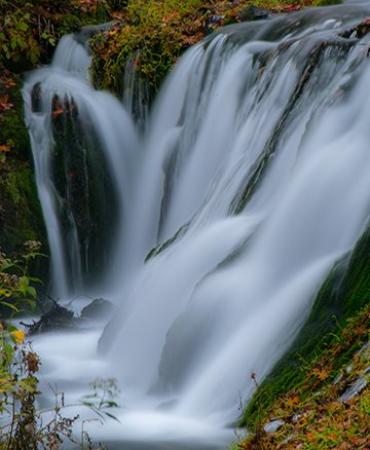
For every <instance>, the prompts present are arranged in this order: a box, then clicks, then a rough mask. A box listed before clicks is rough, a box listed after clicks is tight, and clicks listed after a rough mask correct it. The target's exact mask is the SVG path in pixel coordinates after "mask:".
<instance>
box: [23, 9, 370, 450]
mask: <svg viewBox="0 0 370 450" xmlns="http://www.w3.org/2000/svg"><path fill="white" fill-rule="evenodd" d="M369 14H370V8H369V7H366V6H363V5H362V6H359V5H358V6H355V5H351V6H345V5H344V6H340V7H333V8H325V9H321V8H320V9H316V10H313V11H305V12H301V13H298V14H294V15H291V16H287V17H277V18H275V19H272V20H268V21H259V22H257V23H245V24H242V25H236V26H231V27H228V28H226V29H224V30H222V31H221V32H219V33H217V34H215V35H212V36H211V37H209V38H208V39H207V40H206V41H205V42H202V43H201V44H199V45H196V46H195V47H193V48H192V49H190V50H189V51H188V52H187V53H186V54H185V55H184V57H183V58H182V60H181V61H180V62H179V64H178V65H177V67H176V68H175V69H174V71H173V73H172V74H171V75H170V77H169V79H168V80H167V82H166V83H165V85H164V87H163V89H162V91H161V93H160V95H159V98H158V100H157V102H156V104H155V105H154V107H153V110H152V113H151V118H150V120H149V122H148V123H147V124H146V127H145V130H146V131H145V136H143V137H142V139H141V140H140V139H139V138H138V137H137V131H136V130H135V125H133V123H132V120H131V119H130V117H129V116H128V114H127V113H126V112H125V109H124V107H123V106H122V105H121V104H119V102H118V101H117V100H115V99H114V98H113V97H112V96H111V95H109V94H107V93H101V92H97V91H95V90H94V89H93V88H92V87H91V85H90V83H89V81H88V76H87V75H86V73H87V72H86V70H87V67H88V55H87V53H86V51H85V50H84V48H83V47H82V46H81V45H80V44H78V43H77V42H76V41H75V40H74V39H73V37H71V36H69V37H66V38H64V39H63V40H62V42H61V43H60V44H59V47H58V50H57V52H56V55H55V59H54V62H53V64H52V65H51V67H49V68H45V69H41V70H39V71H37V72H35V73H34V74H32V75H31V76H30V78H29V79H28V80H27V83H26V86H25V89H24V97H25V104H26V120H27V123H28V124H29V127H30V135H31V140H32V147H33V153H34V159H35V169H36V177H37V184H38V189H39V196H40V200H41V203H42V207H43V211H44V216H45V222H46V226H47V230H48V236H49V244H50V252H51V264H52V279H53V287H54V289H55V291H56V294H57V295H58V296H59V297H65V296H68V295H71V292H73V291H78V292H79V293H82V294H86V293H88V292H90V289H89V285H90V284H91V279H90V278H89V276H88V274H89V270H88V269H89V264H91V261H93V260H94V258H95V259H96V258H98V259H102V260H103V262H104V263H103V264H101V265H97V266H96V268H95V269H96V270H95V273H96V272H97V271H100V275H101V277H100V282H99V283H96V285H95V289H98V290H99V292H100V293H102V295H103V296H105V297H107V298H109V299H111V300H113V301H115V302H116V303H117V311H119V313H116V314H115V319H114V320H113V321H112V322H110V323H109V325H108V326H107V328H106V330H105V332H104V333H103V336H102V338H101V342H100V345H101V347H102V348H104V350H105V353H106V356H105V357H104V358H103V360H102V361H100V362H99V360H98V359H96V358H97V357H96V356H95V347H94V345H93V343H96V341H97V338H98V334H99V331H96V332H91V333H90V334H89V333H88V334H85V335H84V338H83V339H80V341H81V342H80V345H81V346H82V347H81V348H83V349H84V350H83V351H82V353H81V350H78V351H77V350H76V349H74V350H73V351H74V352H75V353H73V351H71V350H70V349H71V348H74V347H75V346H76V345H77V341H78V339H79V338H77V337H70V338H69V342H70V344H69V345H67V346H66V341H63V349H61V354H62V356H59V359H58V361H55V359H52V360H51V362H50V361H49V360H48V349H49V348H50V347H49V345H50V342H48V343H47V344H45V342H44V341H43V340H42V338H40V342H39V344H38V345H39V349H40V353H41V356H44V358H45V360H46V361H47V362H46V366H47V368H49V372H48V370H47V371H46V376H47V379H49V380H50V379H51V380H59V381H61V380H63V379H64V380H70V379H71V377H73V378H74V379H75V378H79V379H80V382H81V383H82V385H83V383H86V379H88V377H90V379H91V376H92V374H93V375H102V374H103V375H106V374H107V373H113V374H114V375H115V376H116V377H117V378H118V380H119V382H120V384H121V386H122V392H123V394H122V404H123V405H124V406H125V408H127V410H128V411H129V412H127V411H124V410H123V411H118V412H117V415H118V416H119V417H121V419H122V425H115V426H113V425H111V427H110V428H109V427H108V428H106V430H105V431H103V432H102V433H103V434H100V436H103V438H104V439H106V440H108V441H109V440H114V439H118V440H119V439H120V440H121V441H124V440H125V439H126V440H131V441H136V442H139V444H137V447H135V446H133V448H138V449H143V448H146V447H145V445H144V444H143V442H144V441H146V442H149V443H150V446H149V447H148V448H155V445H154V444H153V442H154V441H161V440H170V439H173V440H175V441H179V440H181V439H180V438H181V437H182V438H183V437H184V436H186V435H189V433H190V434H191V435H192V436H193V438H194V436H197V438H199V436H205V435H207V437H210V436H211V435H212V433H214V432H215V429H222V428H223V427H225V426H226V425H229V424H231V423H233V422H235V421H236V419H237V418H238V415H239V414H240V411H239V410H238V406H239V404H240V401H242V402H243V403H245V402H247V401H248V399H249V398H250V396H251V395H252V393H253V389H254V386H253V383H252V382H251V381H250V380H249V378H250V374H251V373H252V372H255V373H256V374H257V376H258V378H259V379H263V378H264V377H265V376H266V375H267V374H268V372H269V371H270V370H271V368H272V367H273V365H274V364H275V363H276V362H277V360H278V359H279V358H280V357H281V356H282V355H283V353H284V352H285V351H286V350H287V348H288V347H289V345H290V344H291V343H292V341H293V339H294V337H295V336H296V334H297V332H298V330H299V329H300V327H301V326H302V324H303V323H304V320H305V318H306V317H307V315H308V313H309V311H310V307H311V306H312V303H313V300H314V298H315V294H316V293H317V291H318V289H319V288H320V286H321V284H322V283H323V281H324V280H325V278H326V277H327V275H328V274H329V272H330V270H331V269H332V267H333V265H334V264H335V263H336V262H337V261H338V260H339V259H340V258H341V257H342V256H343V255H345V254H346V253H348V252H350V251H351V249H352V248H353V247H354V245H355V244H356V242H357V240H358V239H359V237H360V236H361V234H362V232H363V231H364V230H365V227H366V226H367V224H368V218H369V212H370V178H369V176H368V171H369V167H370V152H369V150H368V141H369V137H370V135H369V133H370V131H369V130H370V129H369V126H368V117H369V116H370V101H369V100H368V98H367V96H366V95H364V92H366V91H367V88H368V86H369V82H370V64H369V60H368V53H369V47H370V39H369V37H368V35H365V36H361V35H358V34H356V31H354V30H355V25H356V24H358V23H359V22H360V21H361V20H362V19H363V18H364V17H366V16H368V15H369ZM64 45H66V47H65V48H63V46H64ZM67 50H68V51H67ZM126 78H127V77H126ZM130 83H132V86H134V84H135V83H134V81H133V80H131V81H130ZM127 102H128V103H130V102H131V103H132V98H130V99H129V100H127V98H126V104H127ZM62 119H63V120H64V121H65V122H63V123H64V132H63V134H62V137H63V138H64V140H65V139H66V136H67V137H68V136H69V139H70V140H69V141H67V142H73V145H72V144H70V145H67V146H65V145H64V147H63V148H64V150H63V152H61V154H62V159H59V160H58V158H57V154H58V134H57V132H58V128H57V125H58V121H60V120H62ZM67 119H68V120H67ZM67 126H68V127H69V128H68V130H69V133H70V134H69V135H68V133H66V132H65V127H67ZM71 130H72V131H71ZM53 133H54V134H53ZM70 136H72V139H71V137H70ZM75 141H78V142H79V146H78V147H76V145H75ZM71 152H72V153H73V152H75V153H77V155H79V159H78V161H80V162H81V161H82V162H81V164H80V165H79V166H78V167H77V166H76V164H75V163H74V162H73V155H71V154H70V153H71ZM71 158H72V159H71ZM58 161H59V164H62V168H60V167H59V170H60V171H61V172H62V176H61V175H59V178H58V170H56V168H55V165H57V163H58ZM60 161H62V162H60ZM71 161H72V162H71ZM94 161H95V164H94ZM96 161H97V162H96ZM71 172H72V173H71ZM79 177H80V178H82V180H83V183H82V186H83V189H78V186H79V185H77V187H76V186H75V185H74V180H75V179H76V178H79ZM60 180H62V182H61V181H60ZM102 180H103V181H102ZM63 183H64V185H63ZM99 183H100V184H99ZM81 194H83V195H82V197H81ZM76 197H77V200H76ZM111 198H112V199H111ZM96 199H99V200H96ZM91 202H93V203H91ZM107 204H108V205H107ZM94 206H95V208H94ZM108 206H111V207H108ZM84 208H85V209H86V212H84V213H81V210H82V211H85V209H84ZM100 208H103V209H100ZM97 209H98V211H97ZM97 213H98V214H97ZM94 214H95V215H94ZM81 215H82V216H83V217H90V221H87V222H88V223H89V224H91V223H95V222H96V223H97V224H98V225H97V230H95V231H94V232H93V231H91V229H90V226H88V227H86V226H84V225H83V224H84V221H83V220H82V219H81ZM101 215H103V216H104V219H105V220H104V223H103V224H101V223H100V222H99V220H98V219H97V217H98V216H101ZM81 222H82V224H81ZM107 229H108V232H107V231H106V230H107ZM86 230H87V231H88V232H87V231H86ZM104 230H105V231H104ZM86 232H87V236H86ZM103 232H104V233H105V234H104V233H103ZM89 233H90V234H89ZM101 233H103V234H101ZM90 235H91V236H90ZM89 236H90V237H89ZM99 236H100V240H99ZM87 238H89V239H87ZM88 242H95V244H94V245H92V247H93V248H91V247H90V246H89V245H88ZM110 246H111V247H112V248H111V250H110V251H108V252H106V248H109V247H110ZM154 247H156V249H154V250H153V251H152V252H151V253H150V255H149V256H148V253H149V251H150V250H151V249H153V248H154ZM104 255H105V256H104ZM145 260H146V262H144V261H145ZM55 339H57V338H55ZM59 339H60V337H59ZM54 345H57V344H55V342H54ZM36 348H37V347H36ZM67 348H68V349H67ZM53 352H54V353H55V348H53ZM74 354H75V355H76V356H75V357H74V356H73V355H74ZM63 355H64V356H63ZM81 357H82V359H83V358H85V362H84V361H81ZM54 358H55V356H54ZM49 359H50V356H49ZM48 361H49V363H48ZM61 361H64V363H65V364H67V368H65V369H64V370H62V371H60V365H61ZM56 367H58V369H56ZM86 372H87V373H86ZM76 374H78V376H77V375H76ZM67 386H68V384H67ZM79 389H83V388H81V387H80V388H79ZM77 391H78V392H80V390H78V389H77ZM71 395H72V394H71ZM74 395H77V394H76V392H74ZM140 423H141V426H140ZM200 424H202V425H200ZM143 427H145V428H146V431H145V432H144V433H143V429H142V428H143ZM173 428H176V429H177V431H176V432H173V433H169V432H168V430H169V429H173ZM135 430H138V431H137V433H135ZM190 430H191V431H190ZM210 430H212V431H210ZM182 433H183V435H184V436H182ZM113 435H114V436H113ZM217 436H218V437H217V439H218V444H216V443H210V444H209V448H218V447H220V446H221V447H222V445H223V444H224V442H225V439H226V441H227V440H229V439H230V434H228V433H226V434H221V435H217ZM194 439H195V438H194ZM197 442H198V443H197V444H196V445H195V447H193V448H197V449H199V448H200V444H199V440H198V441H197ZM225 445H226V444H225ZM158 448H160V447H158ZM171 448H174V447H171ZM178 448H182V447H180V446H179V447H178Z"/></svg>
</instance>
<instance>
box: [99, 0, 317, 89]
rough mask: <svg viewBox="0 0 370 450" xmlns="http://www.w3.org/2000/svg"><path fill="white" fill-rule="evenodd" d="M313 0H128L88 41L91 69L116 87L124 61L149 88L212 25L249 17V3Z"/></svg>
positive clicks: (102, 83) (102, 82) (293, 5)
mask: <svg viewBox="0 0 370 450" xmlns="http://www.w3.org/2000/svg"><path fill="white" fill-rule="evenodd" d="M314 3H315V2H314V0H293V1H292V0H253V1H251V0H240V1H232V0H209V1H206V2H204V1H202V0H184V1H181V2H179V1H177V0H129V1H128V4H127V7H126V8H124V9H123V10H121V11H120V12H119V13H117V14H115V15H114V17H115V19H116V20H117V22H116V24H115V25H114V26H113V27H112V28H111V29H110V30H108V31H105V32H104V33H101V34H99V35H97V36H96V37H95V39H94V41H93V44H92V47H93V50H94V55H95V56H94V62H93V74H94V79H95V83H96V85H97V86H98V87H99V88H104V89H110V90H112V91H114V92H121V91H122V87H123V86H122V82H123V73H124V70H125V67H126V64H127V63H130V64H131V65H132V66H133V67H134V70H135V71H136V72H137V74H138V76H139V78H142V79H144V80H146V81H147V82H148V84H149V89H150V91H151V92H152V93H155V92H156V91H157V89H158V86H159V85H160V83H161V82H162V80H163V78H164V76H165V75H166V74H167V73H168V72H169V70H170V68H171V67H172V66H173V64H174V63H175V61H176V59H177V58H178V57H179V56H180V55H181V54H182V53H183V52H184V50H186V49H187V48H188V47H190V46H191V45H193V44H195V43H197V42H199V41H200V40H201V39H203V38H204V37H205V36H206V35H208V34H210V33H212V32H213V31H214V30H216V29H217V28H219V27H221V26H224V25H227V24H230V23H235V22H240V21H243V20H247V19H250V18H251V14H250V8H251V7H258V8H267V9H269V10H271V11H275V12H282V11H292V10H296V9H299V8H301V7H304V6H310V5H312V4H314Z"/></svg>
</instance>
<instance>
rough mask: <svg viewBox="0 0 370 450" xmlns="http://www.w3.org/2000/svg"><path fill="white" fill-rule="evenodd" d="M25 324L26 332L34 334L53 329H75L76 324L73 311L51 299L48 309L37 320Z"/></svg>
mask: <svg viewBox="0 0 370 450" xmlns="http://www.w3.org/2000/svg"><path fill="white" fill-rule="evenodd" d="M50 305H51V306H50ZM24 325H26V324H24ZM26 326H27V327H28V334H30V335H35V334H41V333H47V332H50V331H55V330H66V329H67V330H68V329H69V330H71V329H75V328H76V326H77V324H76V319H75V318H74V314H73V312H72V311H70V310H69V309H67V308H64V307H63V306H60V305H59V304H58V303H57V302H56V301H54V300H53V301H52V302H51V303H49V308H48V311H47V312H46V313H45V314H43V315H42V316H41V318H40V319H39V320H38V321H37V322H34V323H33V324H32V325H26Z"/></svg>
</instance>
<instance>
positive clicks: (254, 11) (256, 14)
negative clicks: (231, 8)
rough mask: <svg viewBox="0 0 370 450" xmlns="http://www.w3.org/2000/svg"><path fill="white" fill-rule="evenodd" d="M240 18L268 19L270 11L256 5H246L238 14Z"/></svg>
mask: <svg viewBox="0 0 370 450" xmlns="http://www.w3.org/2000/svg"><path fill="white" fill-rule="evenodd" d="M239 17H240V20H242V21H245V22H246V21H251V20H263V19H269V18H270V13H269V11H267V9H263V8H258V7H256V6H248V7H247V8H244V9H243V10H242V11H241V12H240V14H239Z"/></svg>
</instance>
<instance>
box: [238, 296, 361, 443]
mask: <svg viewBox="0 0 370 450" xmlns="http://www.w3.org/2000/svg"><path fill="white" fill-rule="evenodd" d="M369 332H370V305H367V306H365V307H364V308H362V309H361V310H360V311H358V312H357V313H356V314H355V315H354V316H353V317H352V318H351V319H348V320H347V321H345V322H344V323H343V324H342V326H341V328H340V329H339V330H338V331H337V333H336V334H335V335H333V337H334V339H324V345H325V351H322V352H321V354H320V355H317V356H316V358H315V359H314V360H312V361H310V362H308V361H305V362H304V363H303V365H302V371H303V372H304V374H305V376H304V378H303V379H302V380H301V381H300V382H299V383H295V384H294V386H292V387H290V389H286V390H285V391H284V392H283V393H280V394H279V395H277V396H276V397H275V398H274V400H273V401H272V402H271V404H270V405H269V406H268V407H267V408H266V405H263V404H261V403H258V402H257V404H259V406H258V408H257V409H256V411H255V412H254V414H255V419H254V425H253V427H252V428H251V429H250V430H251V432H250V434H249V435H248V437H247V438H246V439H245V440H244V441H242V442H241V443H239V444H236V445H235V446H234V447H233V449H234V450H257V449H259V450H261V449H262V450H267V449H274V450H278V449H285V450H291V449H292V450H293V449H296V448H300V449H303V450H327V449H340V450H353V449H357V450H359V449H364V450H365V449H367V448H368V444H369V440H368V437H369V435H370V434H369V433H370V420H369V418H370V389H369V385H367V386H366V380H367V382H368V381H369V376H370V374H369V373H368V371H369V364H370V342H369ZM360 380H361V385H362V387H358V388H357V390H356V391H355V392H353V394H351V395H348V393H349V389H351V388H352V387H353V386H354V385H357V386H359V381H360ZM343 394H346V396H343ZM342 396H343V397H342ZM264 408H266V409H264ZM273 420H279V421H281V422H280V424H279V427H278V429H277V430H275V431H270V432H266V430H265V426H266V424H267V423H269V422H271V421H273Z"/></svg>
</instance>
